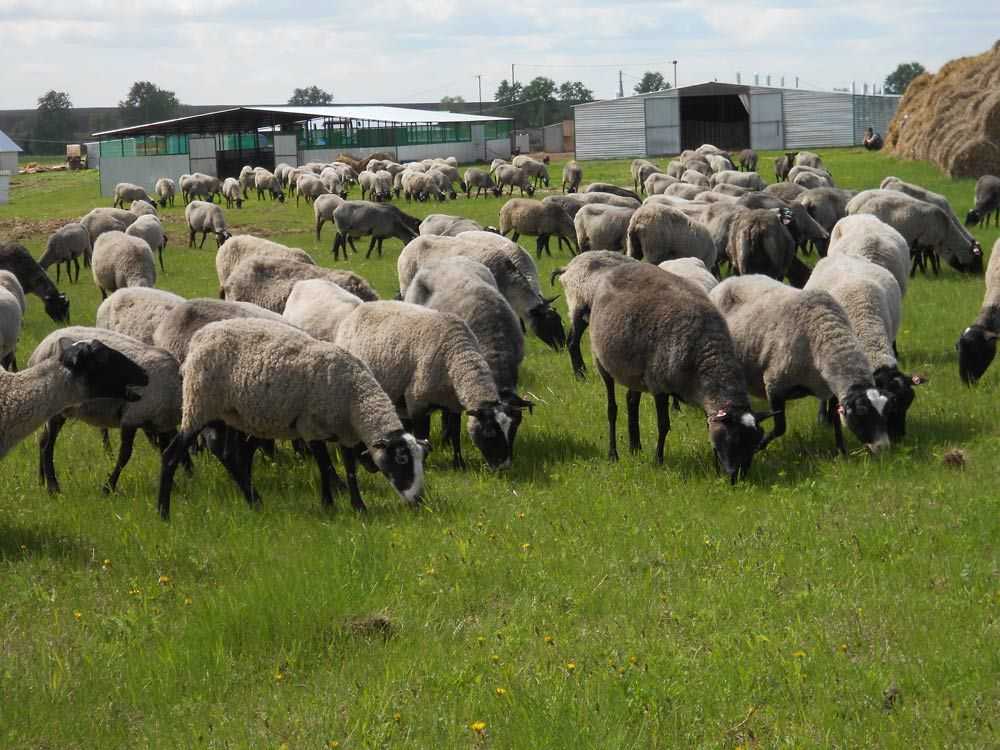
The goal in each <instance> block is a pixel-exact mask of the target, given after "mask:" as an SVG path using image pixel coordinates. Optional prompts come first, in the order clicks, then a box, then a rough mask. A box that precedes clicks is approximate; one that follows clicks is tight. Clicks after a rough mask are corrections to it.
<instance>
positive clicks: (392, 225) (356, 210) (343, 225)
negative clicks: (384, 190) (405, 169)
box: [331, 201, 420, 260]
mask: <svg viewBox="0 0 1000 750" xmlns="http://www.w3.org/2000/svg"><path fill="white" fill-rule="evenodd" d="M333 220H334V222H335V223H336V224H337V236H336V237H335V238H334V240H333V248H332V249H331V251H332V252H333V259H334V260H337V259H338V258H339V253H340V250H341V249H343V251H344V260H347V246H348V244H349V245H350V246H351V250H353V251H354V252H357V251H358V249H357V248H356V247H355V246H354V240H355V238H357V237H364V236H366V235H370V236H371V242H370V243H369V244H368V252H367V254H366V255H365V257H366V258H368V257H371V254H372V250H373V249H374V248H375V246H376V244H377V245H378V254H379V257H381V256H382V243H383V242H384V241H385V239H386V238H387V237H395V238H396V239H398V240H399V241H400V242H402V243H403V244H406V243H407V242H409V241H410V240H412V239H413V238H414V237H416V236H417V234H418V232H419V229H420V219H417V218H415V217H413V216H410V215H409V214H407V213H404V212H403V211H400V210H399V209H398V208H396V207H395V206H391V205H387V204H382V203H371V202H369V201H345V202H344V203H343V205H341V206H338V207H337V209H336V210H335V211H334V212H333Z"/></svg>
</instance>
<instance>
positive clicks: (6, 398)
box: [0, 339, 149, 458]
mask: <svg viewBox="0 0 1000 750" xmlns="http://www.w3.org/2000/svg"><path fill="white" fill-rule="evenodd" d="M59 349H60V351H59V355H58V357H56V358H54V359H49V360H46V361H45V362H42V363H40V364H38V365H37V366H36V367H30V368H28V369H26V370H22V371H21V372H18V373H9V372H7V371H6V370H4V369H2V368H0V458H3V457H4V456H5V455H7V453H9V452H10V450H11V449H12V448H13V447H14V446H15V445H17V444H18V443H20V442H21V441H22V440H24V439H25V438H26V437H28V436H29V435H30V434H31V433H33V432H34V431H35V430H37V429H38V428H39V427H41V426H42V425H43V424H45V422H46V421H47V420H48V419H50V418H51V417H52V416H54V415H56V414H59V413H60V412H62V411H63V410H64V409H68V408H69V407H72V406H77V405H79V404H82V403H84V402H85V401H91V400H93V399H100V398H113V399H124V400H125V401H135V400H136V399H137V398H138V396H137V395H136V394H135V393H133V392H132V390H131V389H132V388H136V387H142V386H145V385H146V384H147V383H148V382H149V379H148V378H147V376H146V373H145V372H144V371H143V369H142V368H141V367H140V366H139V365H137V364H136V363H135V362H133V361H132V360H130V359H129V358H128V357H126V356H125V355H124V354H121V353H120V352H117V351H115V350H114V349H111V348H109V347H107V346H105V345H104V344H102V343H101V342H100V341H79V342H76V343H72V342H71V341H70V340H69V339H62V340H61V341H60V345H59Z"/></svg>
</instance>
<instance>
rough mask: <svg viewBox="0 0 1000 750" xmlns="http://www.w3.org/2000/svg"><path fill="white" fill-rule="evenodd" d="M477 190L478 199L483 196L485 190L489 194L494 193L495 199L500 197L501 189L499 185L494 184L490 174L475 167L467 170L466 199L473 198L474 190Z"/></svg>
mask: <svg viewBox="0 0 1000 750" xmlns="http://www.w3.org/2000/svg"><path fill="white" fill-rule="evenodd" d="M473 188H475V189H476V197H477V198H478V197H479V196H480V195H482V194H483V191H484V190H485V191H486V192H487V193H492V194H493V197H494V198H499V197H500V188H499V187H497V184H496V183H495V182H493V178H492V177H491V176H490V175H489V173H488V172H484V171H483V170H481V169H476V168H475V167H470V168H469V169H467V170H465V197H466V198H471V197H472V189H473Z"/></svg>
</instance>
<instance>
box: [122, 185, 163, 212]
mask: <svg viewBox="0 0 1000 750" xmlns="http://www.w3.org/2000/svg"><path fill="white" fill-rule="evenodd" d="M114 195H115V202H114V207H115V208H125V204H126V203H129V204H130V203H132V201H146V202H147V203H148V204H149V205H153V199H152V198H150V197H149V193H147V192H146V188H144V187H141V186H139V185H133V184H132V183H131V182H119V183H118V184H117V185H115V191H114Z"/></svg>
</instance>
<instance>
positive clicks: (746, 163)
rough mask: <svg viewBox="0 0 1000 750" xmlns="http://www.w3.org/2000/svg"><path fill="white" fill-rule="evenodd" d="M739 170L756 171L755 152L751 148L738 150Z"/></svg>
mask: <svg viewBox="0 0 1000 750" xmlns="http://www.w3.org/2000/svg"><path fill="white" fill-rule="evenodd" d="M739 162H740V171H741V172H756V171H757V152H756V151H754V150H753V149H752V148H745V149H743V150H742V151H740V155H739Z"/></svg>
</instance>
